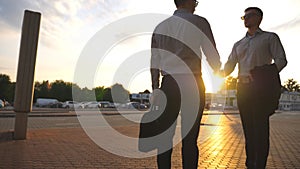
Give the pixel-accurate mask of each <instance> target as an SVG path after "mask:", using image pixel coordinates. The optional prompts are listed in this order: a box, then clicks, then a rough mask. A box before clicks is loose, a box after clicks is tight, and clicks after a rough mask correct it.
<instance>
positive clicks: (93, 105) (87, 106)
mask: <svg viewBox="0 0 300 169" xmlns="http://www.w3.org/2000/svg"><path fill="white" fill-rule="evenodd" d="M83 107H84V108H85V109H96V108H100V104H99V102H96V101H92V102H87V103H85V104H84V106H83Z"/></svg>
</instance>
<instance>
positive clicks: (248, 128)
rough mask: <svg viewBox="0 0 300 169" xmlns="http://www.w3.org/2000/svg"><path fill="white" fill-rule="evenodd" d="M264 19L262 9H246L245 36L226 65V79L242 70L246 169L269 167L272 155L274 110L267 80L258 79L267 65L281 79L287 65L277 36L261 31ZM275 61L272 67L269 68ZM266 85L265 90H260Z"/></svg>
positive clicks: (239, 93)
mask: <svg viewBox="0 0 300 169" xmlns="http://www.w3.org/2000/svg"><path fill="white" fill-rule="evenodd" d="M262 18H263V12H262V10H261V9H259V8H257V7H249V8H247V9H245V15H244V16H242V20H244V25H245V27H246V28H248V31H247V33H246V36H245V37H243V38H242V39H241V40H239V41H238V42H236V43H235V44H234V46H233V49H232V52H231V54H230V55H229V58H228V61H227V62H226V64H225V66H224V75H225V76H227V75H229V74H230V73H231V72H232V71H233V70H234V68H235V66H236V64H238V68H239V73H238V85H237V101H238V107H239V111H240V115H241V121H242V125H243V130H244V136H245V140H246V155H247V159H246V166H247V168H249V169H252V168H253V169H254V168H255V169H263V168H265V167H266V163H267V158H268V153H269V116H270V114H272V111H274V109H272V108H271V109H270V108H268V107H270V106H269V105H268V104H269V102H268V101H269V99H265V97H264V92H267V90H268V86H266V85H265V84H266V81H264V80H263V77H262V78H260V80H257V78H256V77H257V76H261V75H259V74H261V73H264V72H265V71H264V69H265V67H266V66H267V67H269V68H266V69H265V70H267V71H269V70H271V71H273V70H274V71H275V74H274V76H279V75H278V73H279V72H280V71H281V70H282V69H283V68H284V67H285V66H286V64H287V60H286V55H285V51H284V49H283V46H282V44H281V42H280V39H279V37H278V35H277V34H275V33H273V32H266V31H263V30H261V29H260V28H259V25H260V23H261V21H262ZM273 61H274V63H273V65H272V66H270V65H271V64H272V62H273ZM258 69H260V73H255V74H254V73H253V72H257V71H256V70H258ZM272 69H273V70H272ZM261 70H262V71H261ZM276 73H277V75H276ZM254 75H255V76H254ZM266 78H268V77H266ZM271 78H273V77H271ZM274 78H276V77H274ZM279 80H280V79H279ZM257 84H259V85H257ZM272 85H275V84H270V86H269V88H272V87H273V86H272ZM263 86H266V88H264V89H263V90H261V88H262V87H263ZM279 86H280V84H279ZM258 91H260V92H258Z"/></svg>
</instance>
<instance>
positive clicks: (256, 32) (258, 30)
mask: <svg viewBox="0 0 300 169" xmlns="http://www.w3.org/2000/svg"><path fill="white" fill-rule="evenodd" d="M262 32H263V31H262V30H261V29H260V28H258V29H257V30H256V31H255V33H254V35H253V36H250V35H249V34H248V32H247V33H246V37H248V38H250V37H254V36H256V35H257V34H260V33H262Z"/></svg>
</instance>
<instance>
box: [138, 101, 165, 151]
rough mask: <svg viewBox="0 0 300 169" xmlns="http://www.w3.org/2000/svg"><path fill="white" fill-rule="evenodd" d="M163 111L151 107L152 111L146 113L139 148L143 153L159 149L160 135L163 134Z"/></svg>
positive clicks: (142, 123) (142, 120) (141, 126)
mask: <svg viewBox="0 0 300 169" xmlns="http://www.w3.org/2000/svg"><path fill="white" fill-rule="evenodd" d="M161 113H162V112H161V111H159V110H158V107H157V106H151V108H150V111H148V112H146V113H145V114H144V115H143V117H142V119H141V123H140V131H139V141H138V148H139V151H141V152H149V151H152V150H155V149H157V147H158V144H159V136H158V135H159V134H160V133H161V132H160V130H161V128H160V124H159V121H160V120H159V117H160V115H161Z"/></svg>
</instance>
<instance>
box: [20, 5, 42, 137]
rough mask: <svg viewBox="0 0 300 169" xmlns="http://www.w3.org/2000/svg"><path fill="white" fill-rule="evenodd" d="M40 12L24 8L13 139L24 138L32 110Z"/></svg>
mask: <svg viewBox="0 0 300 169" xmlns="http://www.w3.org/2000/svg"><path fill="white" fill-rule="evenodd" d="M40 20H41V14H40V13H38V12H33V11H28V10H25V13H24V18H23V26H22V36H21V45H20V53H19V64H18V73H17V81H16V90H15V98H14V111H15V112H16V117H15V132H14V139H15V140H24V139H26V133H27V119H28V116H27V115H28V113H29V112H31V110H32V99H33V88H34V84H33V82H34V71H35V61H36V54H37V47H38V38H39V30H40Z"/></svg>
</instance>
